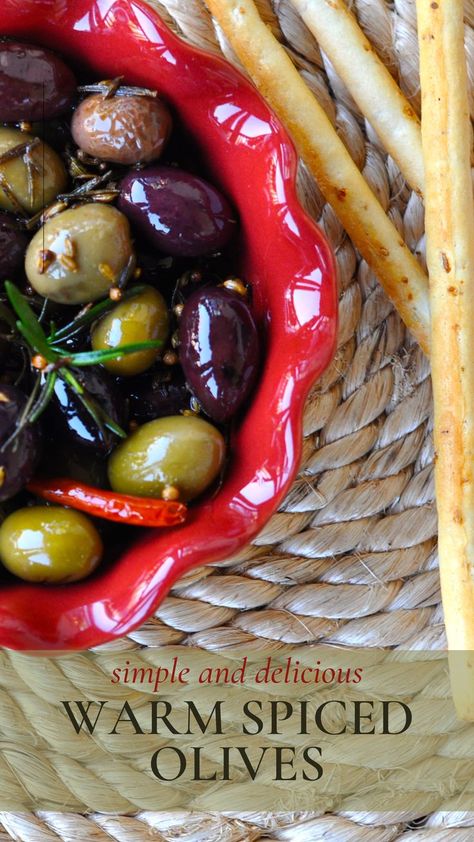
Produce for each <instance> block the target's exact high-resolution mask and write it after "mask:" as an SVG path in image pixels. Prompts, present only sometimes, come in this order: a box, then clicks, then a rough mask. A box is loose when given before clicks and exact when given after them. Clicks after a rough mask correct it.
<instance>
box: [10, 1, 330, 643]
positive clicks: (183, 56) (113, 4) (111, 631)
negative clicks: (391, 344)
mask: <svg viewBox="0 0 474 842" xmlns="http://www.w3.org/2000/svg"><path fill="white" fill-rule="evenodd" d="M0 29H1V32H2V34H5V35H13V36H15V37H18V38H21V39H23V40H26V41H30V42H32V43H37V44H41V45H44V46H48V47H51V48H52V49H55V50H57V51H58V52H59V53H61V54H63V55H64V56H65V57H66V59H67V58H68V57H70V59H71V58H72V59H73V60H74V62H75V63H79V64H82V65H84V66H85V67H87V69H88V70H90V71H92V73H93V75H94V76H95V77H96V78H111V77H115V76H119V75H123V76H124V77H125V78H126V80H127V81H128V82H130V83H131V84H138V85H146V86H148V87H151V88H156V89H158V90H159V91H161V92H162V94H163V96H164V97H165V98H166V99H167V100H168V101H169V102H170V103H171V104H172V105H173V106H174V107H175V108H176V110H177V111H178V112H179V115H180V119H181V120H182V122H183V123H184V125H185V126H186V127H188V128H189V129H190V130H191V131H192V134H193V136H194V138H195V140H196V143H197V145H198V147H199V150H200V152H201V153H202V155H203V157H204V160H205V161H206V162H207V165H208V167H209V169H210V171H211V173H212V180H213V181H214V183H216V184H217V185H218V186H220V187H221V188H222V190H223V191H224V192H225V194H226V195H227V196H228V197H229V198H230V199H231V201H232V202H233V203H234V205H235V206H236V207H237V209H238V211H239V215H240V220H241V237H240V242H239V246H238V256H237V261H238V265H237V269H238V271H239V272H240V273H241V275H242V277H244V278H245V280H247V281H249V282H251V284H252V289H253V296H254V311H255V313H256V315H257V318H258V319H259V321H260V324H261V325H262V330H263V333H264V334H265V341H266V351H265V360H264V365H263V370H262V374H261V379H260V381H259V384H258V388H257V390H256V393H255V395H254V396H253V399H252V403H251V406H250V407H249V409H248V411H247V413H246V414H245V417H244V419H243V422H242V423H241V424H240V426H239V429H238V431H237V434H236V436H235V439H234V441H233V444H232V461H231V464H230V466H229V469H228V473H227V478H226V480H225V483H224V485H223V487H222V489H221V490H220V491H219V493H218V495H217V496H216V497H215V498H214V499H213V500H211V501H208V502H205V503H201V504H199V505H196V506H195V507H194V508H191V510H190V512H189V518H188V521H187V523H186V524H185V525H184V526H182V527H178V528H175V529H172V530H150V531H149V532H148V533H147V534H146V536H145V537H140V539H139V540H137V542H136V543H135V544H134V545H133V547H132V548H131V549H129V550H127V551H126V552H125V553H124V554H123V555H122V556H121V558H120V559H119V560H118V561H117V562H115V563H114V564H113V565H111V566H110V567H108V568H106V569H104V570H103V572H98V573H97V574H96V575H94V576H93V577H92V578H90V579H88V580H85V581H84V582H81V583H78V584H75V585H67V586H62V587H58V586H56V587H47V586H41V587H40V586H38V585H35V586H32V585H28V584H25V583H18V584H14V585H8V586H5V587H4V588H3V590H2V591H1V592H0V645H1V646H5V647H11V648H14V649H23V650H25V649H27V650H45V649H47V650H53V649H58V650H65V649H86V648H88V647H91V646H95V645H98V644H100V643H105V642H106V641H107V640H110V639H112V638H115V637H121V636H122V635H124V634H126V633H127V632H129V631H131V630H132V629H133V628H135V627H137V626H138V625H140V624H141V623H142V622H143V621H144V620H146V619H147V617H149V616H150V615H151V614H152V613H153V611H154V609H155V608H156V606H157V604H158V603H159V602H160V600H161V599H163V597H164V596H165V595H166V593H167V592H168V590H169V588H170V587H171V586H172V584H173V583H174V582H175V581H176V579H177V578H178V577H179V576H180V575H181V574H182V573H183V572H184V571H185V570H187V569H188V568H190V567H192V566H196V565H200V564H206V563H209V562H213V561H218V560H219V559H223V558H225V557H227V556H230V555H231V554H233V553H235V552H236V551H237V550H238V549H239V548H240V547H242V546H244V545H245V544H246V543H247V542H248V541H250V540H251V539H252V538H253V537H254V536H255V535H256V534H257V532H259V530H260V529H261V528H262V527H263V525H264V524H265V523H266V522H267V520H268V519H269V517H270V516H271V514H272V513H273V512H274V511H275V509H276V508H277V506H278V504H279V503H280V502H281V500H282V498H283V496H284V495H285V493H286V491H287V490H288V488H289V485H290V484H291V482H292V480H293V478H294V476H295V472H296V470H297V467H298V462H299V458H300V447H301V418H302V411H303V404H304V399H305V397H306V394H307V392H308V390H309V388H310V387H311V385H312V384H313V382H314V381H315V379H316V378H317V377H318V376H319V375H320V374H321V372H322V371H323V370H324V368H325V367H326V365H327V364H328V362H329V361H330V359H331V357H332V354H333V351H334V344H335V335H336V313H337V303H336V283H335V281H336V270H335V263H334V259H333V255H332V254H331V251H330V249H329V246H328V245H327V243H326V241H325V239H324V237H323V235H322V234H321V232H320V231H319V229H318V228H317V227H316V225H314V224H313V222H312V221H311V220H310V219H309V218H308V217H307V216H306V214H305V213H304V212H303V210H302V208H301V206H300V205H299V203H298V200H297V198H296V188H295V176H296V154H295V151H294V148H293V146H292V143H291V141H290V140H289V138H288V136H287V134H286V132H285V131H284V129H283V128H282V126H281V124H280V123H279V122H278V120H277V119H276V118H275V116H274V115H273V113H272V112H271V111H270V110H269V108H268V107H267V105H266V104H265V103H264V101H263V100H262V99H261V97H260V96H259V94H258V93H257V91H256V90H255V89H254V88H253V86H252V85H251V84H249V82H247V81H246V79H244V77H243V76H242V75H240V74H239V73H238V72H237V71H236V70H235V69H234V68H232V67H231V66H230V65H228V64H226V63H225V62H224V61H221V60H220V59H218V58H215V57H213V56H210V55H207V54H205V53H203V52H201V51H198V50H196V49H193V48H191V47H189V45H187V44H185V43H183V42H182V41H180V40H179V39H177V38H176V37H175V36H174V35H173V34H172V33H171V32H170V31H169V30H168V28H167V27H166V26H165V25H164V24H163V22H162V21H161V20H160V18H159V17H158V16H157V14H156V13H155V12H154V11H153V10H152V9H150V7H148V6H146V5H145V4H144V3H142V2H139V0H74V2H73V3H69V2H67V0H3V3H2V14H1V22H0Z"/></svg>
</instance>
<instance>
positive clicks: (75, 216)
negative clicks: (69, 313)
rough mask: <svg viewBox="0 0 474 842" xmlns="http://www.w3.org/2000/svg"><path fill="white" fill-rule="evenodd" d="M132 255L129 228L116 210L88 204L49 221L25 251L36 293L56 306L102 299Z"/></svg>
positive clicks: (29, 278)
mask: <svg viewBox="0 0 474 842" xmlns="http://www.w3.org/2000/svg"><path fill="white" fill-rule="evenodd" d="M132 255H133V247H132V241H131V238H130V227H129V224H128V221H127V219H126V217H125V216H124V215H123V214H122V213H120V211H118V210H117V209H116V208H113V207H111V206H110V205H103V204H99V203H93V202H91V203H88V204H85V205H79V206H78V207H77V208H70V210H66V211H64V212H63V213H59V214H58V215H57V216H54V217H53V218H52V219H49V220H48V221H47V222H46V223H45V224H44V225H43V227H42V228H40V230H39V231H38V232H37V233H36V234H35V236H34V237H33V239H32V241H31V243H30V245H29V246H28V251H27V252H26V260H25V269H26V275H27V277H28V280H29V282H30V284H31V286H32V287H33V289H34V290H36V292H38V293H39V294H40V295H42V296H43V297H44V298H50V299H51V301H56V302H57V303H59V304H87V303H88V302H89V301H96V300H97V299H98V298H102V297H103V296H105V295H107V294H108V292H109V289H110V287H111V286H113V284H114V282H115V281H116V280H117V279H118V278H119V276H120V274H121V273H122V272H123V271H124V269H125V268H126V266H127V264H128V262H129V260H130V258H131V257H132Z"/></svg>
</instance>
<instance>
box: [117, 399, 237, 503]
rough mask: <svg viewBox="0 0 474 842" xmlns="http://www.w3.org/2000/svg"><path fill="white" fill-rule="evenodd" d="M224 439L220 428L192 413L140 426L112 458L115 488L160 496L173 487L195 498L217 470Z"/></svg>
mask: <svg viewBox="0 0 474 842" xmlns="http://www.w3.org/2000/svg"><path fill="white" fill-rule="evenodd" d="M224 457H225V442H224V438H223V436H222V434H221V433H220V432H219V430H216V428H215V427H213V426H212V424H209V422H208V421H204V419H203V418H198V417H197V416H194V415H172V416H169V417H168V418H158V419H157V420H155V421H150V422H149V423H148V424H144V425H143V427H139V428H138V429H137V430H136V431H135V432H134V433H132V435H131V436H129V438H128V439H126V440H125V441H124V442H123V443H122V444H120V445H119V446H118V447H117V449H116V450H114V452H113V453H112V456H111V457H110V459H109V480H110V485H111V486H112V488H113V489H114V491H118V492H119V493H122V494H136V495H139V496H142V497H160V496H161V495H162V494H163V492H164V491H165V489H167V488H168V489H169V488H173V489H176V490H177V492H178V493H179V497H180V499H181V500H183V501H187V500H193V499H194V497H197V496H198V495H199V494H202V492H203V491H204V490H205V489H206V488H208V486H209V485H211V484H212V483H213V482H214V480H215V479H216V478H217V476H218V475H219V472H220V470H221V468H222V465H223V463H224Z"/></svg>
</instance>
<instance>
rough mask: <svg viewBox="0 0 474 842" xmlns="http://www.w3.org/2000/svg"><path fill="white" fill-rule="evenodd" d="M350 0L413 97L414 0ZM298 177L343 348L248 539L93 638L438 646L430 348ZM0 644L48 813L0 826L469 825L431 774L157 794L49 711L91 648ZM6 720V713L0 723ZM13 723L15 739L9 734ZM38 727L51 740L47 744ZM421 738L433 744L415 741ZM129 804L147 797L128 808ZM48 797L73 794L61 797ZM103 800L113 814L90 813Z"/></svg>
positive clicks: (220, 829)
mask: <svg viewBox="0 0 474 842" xmlns="http://www.w3.org/2000/svg"><path fill="white" fill-rule="evenodd" d="M153 5H155V7H156V8H157V9H158V11H159V12H160V13H161V14H162V16H163V17H164V19H165V21H166V22H167V23H168V24H169V25H170V26H171V27H172V28H173V29H175V30H176V31H177V32H178V33H179V34H181V35H182V36H183V37H184V38H186V39H188V40H189V41H190V42H192V43H193V44H195V45H197V46H200V47H203V48H205V49H207V50H211V51H214V52H216V53H223V54H224V55H225V56H226V57H227V58H229V59H230V60H231V61H233V60H235V59H234V57H233V55H232V51H231V50H230V48H229V46H228V44H227V43H226V40H225V38H224V37H223V34H222V32H220V31H219V28H218V27H216V26H215V25H214V23H213V21H212V19H211V18H210V16H209V14H208V12H207V10H206V8H205V6H204V3H203V2H201V0H160V1H159V2H157V0H155V2H154V3H153ZM257 5H258V7H259V10H260V12H261V14H262V16H263V17H264V19H265V20H266V21H267V23H268V24H269V25H270V26H271V28H272V30H273V32H274V33H275V35H276V36H277V37H278V38H279V39H280V40H281V41H282V42H283V43H284V44H285V46H286V48H287V49H288V51H289V53H290V55H291V57H292V59H293V61H294V62H295V64H296V66H297V67H298V69H299V71H300V72H301V74H302V76H303V77H304V79H305V81H306V82H307V84H308V85H309V86H310V88H311V90H312V91H313V92H314V94H315V96H316V97H317V98H318V99H319V101H320V102H321V103H322V105H323V106H324V108H325V110H326V111H327V113H328V115H329V116H330V118H331V120H332V121H333V123H334V124H335V126H336V127H337V131H338V133H339V134H340V136H341V137H342V139H343V141H344V143H345V144H346V146H347V148H348V149H349V151H350V153H351V155H352V157H353V159H354V161H355V162H356V163H357V165H358V166H359V167H360V169H361V170H362V172H363V173H364V176H365V178H366V179H367V181H368V182H369V184H370V185H371V187H372V188H373V190H374V191H375V193H376V194H377V196H378V197H379V199H380V201H381V203H382V204H383V206H384V208H385V209H386V211H387V213H388V214H389V215H390V217H391V219H392V220H393V221H394V223H395V225H396V226H397V228H398V229H399V230H400V232H401V233H402V234H403V236H404V237H405V240H406V242H407V243H408V244H409V246H410V247H411V248H412V250H413V251H414V252H415V253H416V254H417V255H418V256H419V259H420V260H421V261H423V260H424V255H423V252H424V228H423V207H422V204H421V202H420V199H419V198H418V197H417V196H416V195H415V194H414V193H412V192H411V191H410V190H409V189H408V188H407V186H406V184H405V182H404V180H403V179H402V178H401V176H400V173H399V171H398V170H397V167H396V166H395V164H394V163H393V161H391V160H390V159H388V158H387V156H386V155H385V154H384V152H383V150H382V149H381V148H380V146H379V145H378V141H377V138H376V136H375V134H374V132H373V131H372V130H371V128H370V126H368V125H367V124H366V122H365V120H364V118H363V117H362V115H361V114H360V112H359V111H358V109H357V106H356V105H355V103H354V102H353V100H352V98H351V96H350V95H349V94H348V92H347V90H346V89H345V87H344V85H343V84H342V83H341V82H340V80H339V79H338V78H337V76H336V74H335V72H334V70H333V68H332V67H331V64H330V62H329V61H328V60H327V58H326V57H325V56H324V55H322V54H321V52H320V50H319V48H318V46H317V44H316V42H315V40H314V38H313V37H312V36H311V34H310V33H309V32H308V30H307V29H306V27H305V26H304V24H303V23H302V22H301V20H300V19H299V17H298V15H297V14H296V12H295V11H294V10H293V8H292V6H291V4H290V2H289V0H273V2H270V0H258V3H257ZM350 5H351V6H352V8H353V11H354V12H355V14H356V15H357V17H358V20H359V22H360V24H361V26H362V28H363V29H364V31H365V33H366V35H367V36H368V38H369V39H370V41H371V42H372V44H373V45H374V47H375V49H376V50H377V52H378V53H379V55H380V56H381V58H382V59H383V61H384V62H385V63H386V64H387V66H388V67H389V68H390V71H391V72H392V74H393V75H394V77H395V78H396V79H397V81H399V83H400V85H401V87H402V89H403V90H404V92H405V93H406V95H407V96H408V98H409V100H410V102H411V103H412V104H413V106H414V107H415V109H416V110H417V111H418V112H419V105H420V96H419V79H418V68H417V38H416V17H415V5H414V0H393V1H391V0H352V2H351V4H350ZM465 7H466V54H467V60H468V68H469V76H470V80H471V108H472V113H474V29H473V26H474V2H473V0H466V3H465ZM299 183H300V194H301V198H302V201H303V203H304V204H305V206H306V207H307V208H308V210H309V212H310V213H311V214H312V215H313V217H314V218H315V219H316V220H317V222H318V223H319V224H320V225H321V227H322V228H323V229H324V231H325V232H326V234H327V236H328V238H329V240H330V242H331V243H332V245H333V247H334V249H335V251H336V254H337V260H338V264H339V272H340V329H339V342H338V351H337V356H336V358H335V360H334V362H333V363H332V365H331V366H330V368H329V370H328V371H327V372H326V373H325V375H324V377H323V378H322V379H321V380H320V382H319V383H318V384H317V386H316V387H315V389H314V390H313V392H312V394H311V396H310V398H309V400H308V403H307V407H306V413H305V440H304V459H303V464H302V468H301V471H300V474H299V477H298V479H297V481H296V482H295V484H294V486H293V488H292V490H291V492H290V494H289V495H288V497H287V499H286V501H285V503H284V505H283V506H282V508H281V510H280V512H279V513H278V514H276V515H275V516H274V518H273V519H272V521H271V522H270V524H269V525H268V526H267V528H266V529H265V531H264V532H263V533H262V534H261V535H260V536H259V538H258V540H257V541H256V542H255V544H254V545H253V546H251V547H249V548H247V550H245V551H244V552H243V553H241V554H240V556H239V557H238V558H233V559H229V560H227V561H224V562H222V563H220V564H218V565H213V566H211V567H206V568H201V569H198V570H194V571H192V572H191V573H190V574H189V575H187V576H186V577H185V578H183V579H182V580H181V581H180V582H179V583H178V585H177V586H176V587H175V588H174V589H173V592H172V594H171V596H170V597H169V598H168V599H167V600H166V601H165V602H164V604H163V605H162V606H161V607H160V609H159V610H158V612H157V614H156V616H155V617H153V618H152V619H151V620H149V621H148V622H147V623H146V624H145V625H144V626H143V627H142V628H141V629H139V630H138V631H136V632H134V633H133V634H131V635H130V636H129V637H127V638H123V639H122V640H120V641H117V642H115V643H113V644H110V645H108V646H107V647H102V650H104V649H105V650H108V651H109V652H111V653H113V652H132V651H137V650H140V649H143V648H144V647H148V648H153V647H159V646H162V645H168V644H178V643H186V644H188V645H192V646H198V647H201V648H204V649H212V650H221V649H225V648H226V647H229V646H232V647H233V648H234V649H235V648H239V647H242V649H243V651H246V650H248V649H250V648H253V649H258V650H260V651H265V652H266V653H267V652H268V653H271V652H272V651H276V650H280V651H281V650H282V649H285V647H287V648H288V650H290V649H291V647H292V646H294V645H295V644H298V645H301V644H305V643H316V642H317V643H319V644H324V643H339V644H345V645H351V646H358V647H374V646H393V647H401V648H403V649H408V648H415V649H438V648H444V646H445V636H444V627H443V617H442V610H441V604H440V593H439V579H438V566H437V555H436V516H435V509H434V502H433V476H432V462H433V446H432V438H431V409H432V406H431V390H430V377H429V365H428V363H427V360H426V359H425V358H424V356H423V354H422V353H421V352H420V350H419V348H418V347H417V346H416V345H415V344H414V343H413V341H412V340H411V338H410V337H409V336H408V335H407V334H406V331H405V330H404V327H403V325H402V324H401V322H400V319H399V318H398V316H397V314H396V313H395V312H394V311H393V308H392V306H391V304H390V303H389V301H388V300H387V298H386V297H385V295H384V293H383V292H382V291H381V289H380V287H379V286H378V284H377V282H376V279H375V278H374V276H373V274H372V273H371V271H370V270H369V269H368V267H367V265H366V264H365V263H364V262H361V261H360V260H359V259H358V255H357V254H356V252H355V250H354V247H353V246H352V244H351V242H350V240H349V239H348V237H347V236H346V235H345V233H344V231H343V229H342V228H341V225H340V224H339V222H338V220H337V219H336V217H335V215H334V213H333V211H332V210H331V208H330V207H329V206H328V205H326V204H325V202H324V200H323V198H322V196H321V194H320V192H319V190H318V188H317V186H316V185H315V183H314V181H313V180H312V179H311V177H310V176H309V175H308V174H307V172H306V170H305V168H304V166H303V165H301V167H300V173H299ZM1 662H2V663H1V668H0V781H1V782H2V791H3V799H2V803H4V804H5V803H6V802H7V801H8V799H11V801H12V803H13V802H15V803H19V802H20V803H21V798H22V793H24V785H26V786H27V788H28V789H29V791H30V793H31V792H32V791H33V792H34V793H37V797H38V799H40V798H41V799H44V800H47V801H48V803H49V804H50V805H51V812H44V811H41V812H36V813H17V812H8V813H1V814H0V842H6V840H9V839H15V840H22V842H23V840H24V842H58V840H64V842H72V840H83V842H110V840H111V839H112V840H117V842H125V841H126V842H141V840H148V839H150V840H151V839H153V840H157V842H158V841H159V842H162V840H163V842H164V840H166V842H168V840H170V842H171V840H180V842H240V841H241V840H242V842H244V840H248V842H253V840H275V842H276V840H279V841H280V842H318V840H326V839H327V840H330V842H359V840H360V841H361V842H392V840H410V842H425V840H426V842H468V841H469V840H472V839H474V813H467V812H459V811H458V812H449V801H447V800H446V795H444V796H443V795H442V794H437V793H436V794H433V795H432V797H431V799H430V800H429V807H428V809H427V810H426V811H425V815H423V816H421V815H420V811H419V809H418V810H413V809H410V806H409V804H407V809H406V811H403V812H398V813H396V814H395V813H386V812H380V813H360V814H318V813H299V814H294V813H285V814H268V813H246V814H236V813H228V814H209V813H192V814H191V813H184V812H174V813H173V812H152V811H150V810H149V809H148V808H149V805H150V798H151V797H152V796H151V794H149V793H151V789H150V790H149V791H148V789H147V787H148V788H149V787H150V786H151V782H150V779H149V778H148V777H147V776H146V775H145V774H144V773H143V770H142V769H140V768H138V767H137V765H134V763H133V757H132V756H131V755H130V754H128V755H127V753H126V751H125V748H124V747H123V746H121V744H120V743H117V738H115V741H114V743H113V745H112V744H110V745H106V744H103V745H99V744H94V743H91V741H85V742H84V743H83V742H82V741H81V740H78V738H76V737H75V736H74V734H66V733H64V729H61V721H60V719H59V712H58V709H57V699H59V698H76V697H77V696H75V695H74V689H81V690H82V689H84V688H87V689H90V688H93V686H94V674H93V667H92V665H91V664H89V663H88V662H87V661H86V660H85V659H84V664H83V667H82V668H80V669H78V666H77V661H76V662H75V663H74V666H72V665H71V664H69V662H68V659H62V660H61V661H60V662H58V663H54V662H52V661H37V663H35V664H34V665H33V667H32V666H31V661H30V662H29V663H26V662H25V659H24V658H23V657H22V656H19V655H15V654H12V653H10V654H8V653H2V655H1ZM60 691H64V692H65V695H63V693H62V692H60ZM71 693H72V695H71ZM2 721H3V722H4V723H8V730H7V729H6V727H5V731H3V728H2ZM2 732H3V733H4V734H5V738H4V739H5V742H3V741H2ZM7 735H8V740H11V739H12V738H13V739H16V741H17V744H18V746H21V745H23V747H24V752H22V751H21V750H17V751H15V752H12V751H11V750H10V748H9V745H8V740H7ZM91 745H92V746H94V747H93V748H91ZM442 745H443V744H442V743H440V740H439V737H436V736H435V737H434V738H433V744H432V756H431V758H430V759H431V762H432V764H435V765H436V763H437V762H438V761H440V758H441V755H443V748H442ZM45 746H46V748H49V749H50V750H49V751H47V752H46V753H45V752H44V748H45ZM141 748H143V743H141ZM424 748H425V753H424V756H426V744H425V746H424ZM444 748H445V751H444V756H445V757H446V756H448V757H449V758H451V759H452V760H453V761H454V762H456V750H457V749H456V744H455V743H454V744H453V745H452V750H451V751H448V750H447V749H446V746H445V747H444ZM40 749H42V752H41V754H40V753H39V750H40ZM105 751H110V752H113V754H110V755H106V754H105ZM37 752H38V753H37ZM81 752H82V753H81ZM121 752H123V753H121ZM462 756H463V755H462V752H461V751H460V753H459V757H462ZM362 771H363V770H362ZM153 791H156V790H155V787H154V786H153ZM25 803H27V802H26V801H25ZM84 805H85V806H84ZM99 805H100V806H99ZM137 806H138V807H142V808H143V811H142V812H138V813H137V812H136V809H137ZM25 809H26V808H25ZM61 809H66V810H68V812H57V811H58V810H61ZM99 809H100V810H102V811H103V810H105V809H106V810H107V811H108V812H113V813H116V814H118V815H115V816H110V815H106V814H104V812H95V811H96V810H99ZM426 813H428V815H426ZM120 814H121V815H120ZM124 814H129V815H124ZM130 814H131V815H130Z"/></svg>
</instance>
